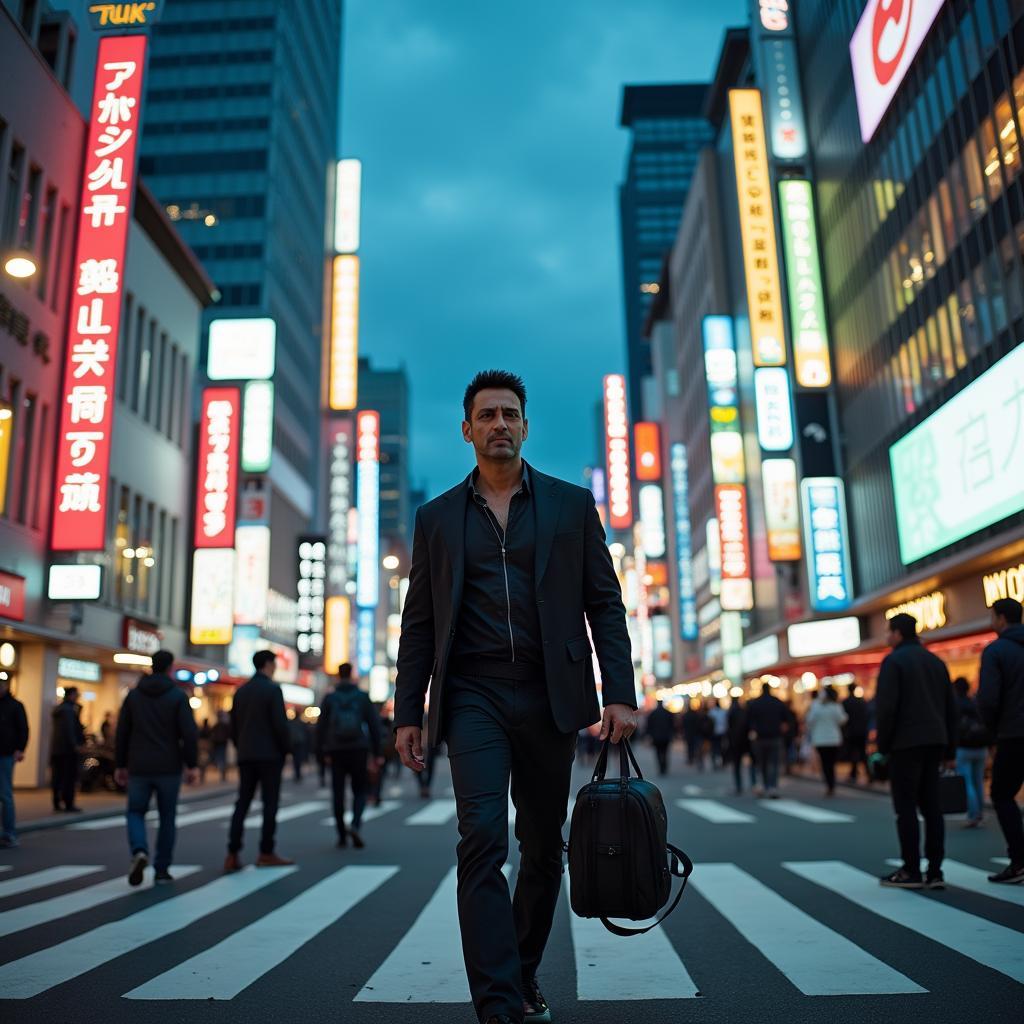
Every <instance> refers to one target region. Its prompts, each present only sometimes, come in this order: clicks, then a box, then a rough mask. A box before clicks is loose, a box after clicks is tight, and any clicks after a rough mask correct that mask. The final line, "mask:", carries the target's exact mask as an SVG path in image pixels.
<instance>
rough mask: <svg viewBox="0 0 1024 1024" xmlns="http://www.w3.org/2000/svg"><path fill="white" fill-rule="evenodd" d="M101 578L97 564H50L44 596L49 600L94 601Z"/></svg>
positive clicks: (101, 573) (98, 590)
mask: <svg viewBox="0 0 1024 1024" xmlns="http://www.w3.org/2000/svg"><path fill="white" fill-rule="evenodd" d="M102 579H103V569H102V568H101V567H100V566H98V565H51V566H50V580H49V585H48V586H47V588H46V596H47V597H48V598H49V599H50V600H51V601H96V600H98V599H99V596H100V586H101V582H102Z"/></svg>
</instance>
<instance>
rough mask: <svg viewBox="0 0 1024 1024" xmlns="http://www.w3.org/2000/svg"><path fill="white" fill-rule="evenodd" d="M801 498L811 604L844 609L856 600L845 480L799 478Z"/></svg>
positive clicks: (830, 609) (829, 609)
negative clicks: (851, 569)
mask: <svg viewBox="0 0 1024 1024" xmlns="http://www.w3.org/2000/svg"><path fill="white" fill-rule="evenodd" d="M800 502H801V506H802V509H801V511H802V512H803V520H804V540H805V543H806V546H807V579H808V583H809V585H810V590H811V607H812V608H813V609H814V610H815V611H816V612H839V611H842V610H843V609H844V608H849V606H850V603H851V601H852V600H853V587H852V582H851V580H852V573H851V572H850V534H849V530H848V529H847V526H846V493H845V488H844V487H843V481H842V480H840V479H839V477H835V476H816V477H805V478H804V479H803V480H801V481H800Z"/></svg>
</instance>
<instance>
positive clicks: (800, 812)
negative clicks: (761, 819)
mask: <svg viewBox="0 0 1024 1024" xmlns="http://www.w3.org/2000/svg"><path fill="white" fill-rule="evenodd" d="M760 806H761V807H765V808H767V809H768V810H769V811H775V812H776V813H778V814H787V815H789V817H791V818H799V819H800V820H801V821H809V822H810V823H811V824H812V825H844V824H848V823H849V822H851V821H855V820H856V819H855V818H854V816H853V815H852V814H843V813H841V812H840V811H830V810H828V809H827V808H825V807H815V806H814V804H805V803H802V802H801V801H799V800H765V801H764V802H763V803H762V804H761V805H760Z"/></svg>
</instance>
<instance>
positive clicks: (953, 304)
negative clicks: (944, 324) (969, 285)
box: [946, 293, 967, 370]
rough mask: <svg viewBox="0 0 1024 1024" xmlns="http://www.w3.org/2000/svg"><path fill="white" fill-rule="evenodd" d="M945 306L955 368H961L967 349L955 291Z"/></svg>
mask: <svg viewBox="0 0 1024 1024" xmlns="http://www.w3.org/2000/svg"><path fill="white" fill-rule="evenodd" d="M946 308H947V309H948V310H949V329H950V331H951V333H952V335H953V355H954V356H955V358H956V368H957V369H958V370H962V369H963V368H964V367H965V366H966V365H967V349H966V348H965V347H964V335H963V330H962V328H961V325H960V303H959V302H958V301H957V297H956V293H954V294H952V295H950V297H949V301H948V302H947V303H946Z"/></svg>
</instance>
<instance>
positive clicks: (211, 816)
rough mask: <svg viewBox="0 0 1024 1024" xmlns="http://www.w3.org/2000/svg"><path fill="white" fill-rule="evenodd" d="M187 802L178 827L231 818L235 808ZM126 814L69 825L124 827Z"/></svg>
mask: <svg viewBox="0 0 1024 1024" xmlns="http://www.w3.org/2000/svg"><path fill="white" fill-rule="evenodd" d="M187 806H188V805H187V804H179V805H178V815H177V817H176V818H175V825H176V827H177V828H183V827H185V826H187V825H198V824H201V823H202V822H204V821H215V820H216V819H217V818H230V817H231V814H232V812H233V811H234V809H235V805H234V803H230V804H218V805H217V806H216V807H204V808H203V809H202V810H198V811H184V812H183V809H184V808H185V807H187ZM252 809H253V810H254V811H258V810H259V809H260V805H259V804H258V803H256V804H253V808H252ZM124 817H125V816H124V814H123V813H122V814H115V815H114V816H113V817H110V818H96V819H95V820H94V821H76V822H75V823H74V824H73V825H67V826H66V827H67V828H68V829H72V830H74V831H77V832H99V831H102V830H103V829H108V828H124ZM159 819H160V816H159V815H158V814H157V812H156V811H149V812H148V813H147V814H146V821H147V822H149V823H150V824H154V823H155V822H157V821H159Z"/></svg>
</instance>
